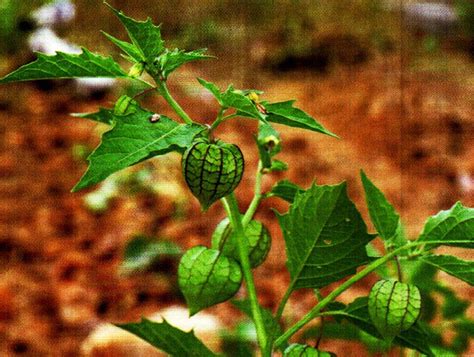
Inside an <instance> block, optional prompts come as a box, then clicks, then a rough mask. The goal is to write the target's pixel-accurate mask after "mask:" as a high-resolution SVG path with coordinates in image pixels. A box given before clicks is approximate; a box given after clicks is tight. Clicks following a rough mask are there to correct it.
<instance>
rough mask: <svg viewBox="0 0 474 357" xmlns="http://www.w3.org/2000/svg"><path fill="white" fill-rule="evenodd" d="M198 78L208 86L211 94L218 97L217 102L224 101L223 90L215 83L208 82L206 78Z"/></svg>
mask: <svg viewBox="0 0 474 357" xmlns="http://www.w3.org/2000/svg"><path fill="white" fill-rule="evenodd" d="M197 80H198V82H199V83H200V84H201V85H202V86H203V87H204V88H206V89H207V90H208V91H209V92H211V94H212V95H213V96H214V97H215V98H216V99H217V102H218V103H219V104H220V105H222V104H223V103H222V96H221V91H220V89H219V88H218V87H217V86H216V85H215V84H214V83H211V82H208V81H206V80H205V79H202V78H198V79H197Z"/></svg>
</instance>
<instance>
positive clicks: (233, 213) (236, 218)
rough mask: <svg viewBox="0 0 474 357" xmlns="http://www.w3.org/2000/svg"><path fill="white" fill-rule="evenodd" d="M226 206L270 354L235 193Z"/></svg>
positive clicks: (262, 340)
mask: <svg viewBox="0 0 474 357" xmlns="http://www.w3.org/2000/svg"><path fill="white" fill-rule="evenodd" d="M222 201H223V203H224V202H225V203H224V207H226V206H227V208H228V214H229V220H230V223H231V225H232V228H233V229H234V232H235V234H236V238H237V239H236V240H237V245H238V249H239V257H240V263H241V265H242V272H243V274H244V278H245V283H246V286H247V292H248V295H249V300H250V307H251V310H252V316H253V321H254V323H255V328H256V330H257V338H258V343H259V345H260V348H261V351H262V355H263V356H269V355H270V352H269V346H267V341H268V339H267V334H266V331H265V325H264V324H263V316H262V312H261V310H260V305H259V303H258V298H257V291H256V289H255V283H254V281H253V276H252V268H251V267H250V261H249V255H248V246H247V242H246V241H245V233H244V228H243V225H242V221H241V215H240V212H239V207H238V206H237V200H236V198H235V195H234V193H231V194H230V195H228V196H226V197H224V198H223V199H222Z"/></svg>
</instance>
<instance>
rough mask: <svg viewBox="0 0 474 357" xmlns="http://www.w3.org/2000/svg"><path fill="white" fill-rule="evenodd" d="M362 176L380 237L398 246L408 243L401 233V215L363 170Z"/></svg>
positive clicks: (371, 214)
mask: <svg viewBox="0 0 474 357" xmlns="http://www.w3.org/2000/svg"><path fill="white" fill-rule="evenodd" d="M360 177H361V179H362V184H363V186H364V190H365V199H366V201H367V206H368V208H369V214H370V219H371V220H372V223H373V224H374V226H375V229H377V232H378V234H379V235H380V237H381V238H382V239H383V240H384V241H385V242H386V243H388V244H395V245H396V246H402V245H404V244H406V239H405V238H404V237H403V236H402V235H400V234H399V230H400V226H401V222H400V215H398V213H397V212H396V211H395V209H394V208H393V206H392V205H391V204H390V202H388V201H387V199H386V198H385V196H384V194H383V193H382V192H381V191H380V190H379V189H378V188H377V187H376V186H375V185H374V184H373V183H372V182H371V181H370V180H369V178H368V177H367V176H366V174H365V173H364V171H362V170H361V171H360Z"/></svg>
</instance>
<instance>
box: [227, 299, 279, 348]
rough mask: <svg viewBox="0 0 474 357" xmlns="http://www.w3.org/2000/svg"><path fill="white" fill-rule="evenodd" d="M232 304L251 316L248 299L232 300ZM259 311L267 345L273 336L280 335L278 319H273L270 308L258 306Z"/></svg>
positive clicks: (271, 341)
mask: <svg viewBox="0 0 474 357" xmlns="http://www.w3.org/2000/svg"><path fill="white" fill-rule="evenodd" d="M232 304H233V305H234V306H235V307H237V308H238V309H239V310H240V311H242V312H243V313H244V314H246V315H247V316H248V317H250V318H252V308H251V306H250V300H232ZM260 311H261V313H262V318H263V325H264V326H265V331H266V333H267V338H268V345H271V344H272V343H273V341H274V340H275V338H277V337H278V336H280V335H281V333H282V330H281V326H280V324H279V323H278V321H277V320H275V317H274V316H273V314H272V312H271V311H270V310H268V309H265V308H263V307H260ZM285 347H286V346H283V348H285Z"/></svg>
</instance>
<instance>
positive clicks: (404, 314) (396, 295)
mask: <svg viewBox="0 0 474 357" xmlns="http://www.w3.org/2000/svg"><path fill="white" fill-rule="evenodd" d="M420 309H421V297H420V291H419V290H418V288H417V287H416V286H415V285H411V284H404V283H401V282H399V281H396V280H380V281H378V282H377V283H375V285H374V286H373V287H372V289H371V290H370V294H369V315H370V318H371V320H372V322H373V323H374V325H375V327H376V328H377V330H378V331H379V332H380V334H381V335H382V336H383V337H384V338H385V339H386V340H389V341H391V340H392V339H393V338H394V337H395V336H397V335H398V334H399V333H400V332H402V331H405V330H408V329H409V328H410V327H411V326H412V325H413V324H414V323H415V322H416V319H417V318H418V316H419V315H420Z"/></svg>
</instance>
